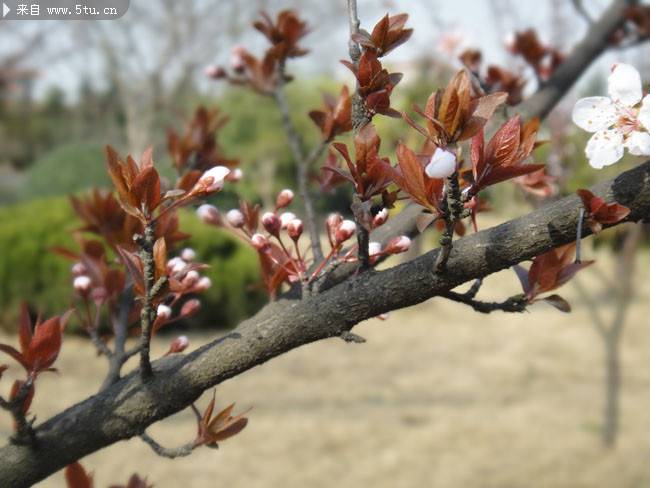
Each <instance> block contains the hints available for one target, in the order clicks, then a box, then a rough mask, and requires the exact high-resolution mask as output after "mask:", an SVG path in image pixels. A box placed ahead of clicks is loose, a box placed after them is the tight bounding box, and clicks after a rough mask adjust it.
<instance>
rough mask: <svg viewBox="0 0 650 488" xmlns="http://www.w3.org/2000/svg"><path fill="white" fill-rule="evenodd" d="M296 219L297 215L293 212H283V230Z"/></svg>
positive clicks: (281, 219)
mask: <svg viewBox="0 0 650 488" xmlns="http://www.w3.org/2000/svg"><path fill="white" fill-rule="evenodd" d="M295 219H296V215H295V214H293V213H291V212H283V213H282V214H280V222H281V223H282V228H283V229H286V228H287V226H288V225H289V222H291V221H292V220H295Z"/></svg>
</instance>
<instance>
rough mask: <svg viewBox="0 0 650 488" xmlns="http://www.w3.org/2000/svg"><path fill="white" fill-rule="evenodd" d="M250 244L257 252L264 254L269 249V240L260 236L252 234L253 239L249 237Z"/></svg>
mask: <svg viewBox="0 0 650 488" xmlns="http://www.w3.org/2000/svg"><path fill="white" fill-rule="evenodd" d="M251 244H253V247H254V248H255V249H257V250H258V251H259V252H266V251H267V250H268V249H269V247H271V243H270V242H269V240H268V239H267V238H266V237H264V236H263V235H262V234H253V237H251Z"/></svg>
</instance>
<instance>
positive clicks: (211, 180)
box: [194, 166, 230, 193]
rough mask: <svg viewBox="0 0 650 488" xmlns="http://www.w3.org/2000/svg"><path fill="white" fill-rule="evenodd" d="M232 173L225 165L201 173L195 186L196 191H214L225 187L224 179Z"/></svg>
mask: <svg viewBox="0 0 650 488" xmlns="http://www.w3.org/2000/svg"><path fill="white" fill-rule="evenodd" d="M229 174H230V170H229V169H228V168H226V167H225V166H215V167H214V168H210V169H209V170H207V171H206V172H204V173H203V175H201V177H200V178H199V181H197V182H196V185H195V186H194V188H195V189H196V191H200V192H208V193H214V192H216V191H219V190H221V189H222V188H223V180H224V179H225V178H226V176H228V175H229Z"/></svg>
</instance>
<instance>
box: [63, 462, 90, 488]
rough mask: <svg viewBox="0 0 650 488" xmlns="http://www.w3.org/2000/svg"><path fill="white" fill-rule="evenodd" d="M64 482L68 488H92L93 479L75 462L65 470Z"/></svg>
mask: <svg viewBox="0 0 650 488" xmlns="http://www.w3.org/2000/svg"><path fill="white" fill-rule="evenodd" d="M65 481H66V483H67V484H68V488H93V477H92V475H91V474H89V473H87V472H86V470H85V469H84V468H83V466H82V465H81V464H79V463H77V462H75V463H72V464H69V465H68V466H66V468H65Z"/></svg>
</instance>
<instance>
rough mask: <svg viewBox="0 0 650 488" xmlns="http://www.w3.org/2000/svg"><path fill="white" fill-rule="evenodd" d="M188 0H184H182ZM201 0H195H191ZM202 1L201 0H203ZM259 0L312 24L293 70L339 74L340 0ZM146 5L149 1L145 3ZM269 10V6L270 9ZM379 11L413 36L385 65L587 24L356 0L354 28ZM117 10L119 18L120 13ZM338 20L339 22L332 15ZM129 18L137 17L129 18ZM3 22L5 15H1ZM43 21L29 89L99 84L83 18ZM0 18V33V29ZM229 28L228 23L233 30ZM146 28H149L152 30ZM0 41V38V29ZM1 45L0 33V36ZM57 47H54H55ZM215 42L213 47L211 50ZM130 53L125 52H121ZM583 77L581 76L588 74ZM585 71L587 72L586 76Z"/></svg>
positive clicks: (139, 0) (135, 8) (343, 52)
mask: <svg viewBox="0 0 650 488" xmlns="http://www.w3.org/2000/svg"><path fill="white" fill-rule="evenodd" d="M146 1H147V0H131V2H132V7H131V9H130V10H129V12H127V14H126V17H128V19H127V20H129V21H132V20H133V19H134V18H136V17H135V16H137V15H138V12H140V15H142V14H141V12H142V10H141V9H140V8H139V7H143V6H144V5H145V2H146ZM185 1H189V0H185ZM193 1H202V0H193ZM206 1H207V0H206ZM227 1H231V2H233V5H236V4H241V5H242V7H243V6H248V7H250V5H251V0H227ZM257 1H258V3H260V4H265V3H267V4H268V3H269V2H270V3H271V4H272V7H276V6H287V7H293V8H297V9H298V10H301V11H304V15H305V17H306V18H307V19H308V21H310V24H312V25H314V30H313V32H312V33H311V34H310V35H309V36H308V37H307V38H306V39H305V45H306V46H307V47H309V48H310V49H311V50H312V55H311V56H306V57H304V58H300V59H298V60H295V61H294V62H292V65H291V69H292V70H293V71H294V72H297V73H301V72H305V73H310V74H321V73H325V74H335V75H337V76H339V77H342V76H346V74H345V73H346V71H345V69H344V68H342V67H341V66H340V64H339V63H338V60H339V59H342V58H346V57H347V44H346V36H347V23H346V22H347V21H346V19H345V17H344V15H345V0H329V1H327V0H324V1H323V2H322V3H316V4H314V1H313V0H312V1H311V2H307V4H306V3H305V1H304V0H303V1H300V0H286V1H282V0H257ZM607 3H608V2H607V1H606V0H587V1H586V3H585V5H586V6H587V8H588V9H589V11H590V12H591V13H592V15H593V16H597V15H598V14H599V13H600V12H601V11H602V9H603V8H604V7H605V6H606V5H607ZM147 5H151V4H147ZM557 8H560V9H561V11H562V12H565V14H566V15H565V19H566V22H567V23H568V28H567V29H565V37H566V38H565V39H558V33H557V32H553V28H554V27H553V26H554V25H556V24H554V22H556V20H557V19H556V18H554V17H553V16H552V12H553V9H557ZM255 10H256V9H254V8H253V9H250V8H249V9H248V10H247V11H244V10H243V9H242V12H243V14H242V15H241V16H239V17H238V18H237V19H236V22H237V23H238V24H241V25H242V26H243V25H246V23H248V22H250V21H252V20H253V18H252V17H253V16H254V14H255ZM271 11H273V10H272V9H271ZM384 12H390V13H398V12H408V13H409V14H410V19H409V25H411V26H412V27H413V28H414V29H415V32H414V35H413V37H412V39H411V41H409V42H408V43H407V44H406V45H404V46H401V47H400V48H398V49H397V50H396V51H394V52H393V53H391V55H390V59H389V60H388V64H390V63H391V62H392V63H395V64H398V65H399V64H400V63H404V62H408V61H409V60H412V59H414V58H417V57H422V56H430V55H434V54H436V53H437V52H438V43H439V39H440V36H441V34H442V33H443V32H446V33H450V32H451V33H454V34H455V35H459V36H462V38H463V39H465V42H464V45H465V46H467V47H478V48H480V49H481V50H482V51H483V53H484V59H485V60H486V62H488V63H506V64H509V63H510V62H511V61H512V59H511V58H509V57H508V56H509V55H508V54H507V52H506V51H505V49H504V48H503V40H504V38H505V37H506V35H507V34H508V33H509V32H512V31H514V30H516V29H524V28H527V27H535V28H537V29H538V31H539V32H540V33H541V36H542V39H543V40H545V41H549V42H550V41H553V43H556V44H557V43H560V44H561V45H562V46H564V47H565V48H566V47H570V46H571V45H573V44H574V43H575V42H576V40H578V39H579V38H580V37H581V36H582V35H583V34H584V32H585V31H586V28H587V24H586V22H585V21H584V19H582V18H580V17H579V16H577V15H576V14H575V11H574V10H573V8H572V6H571V2H570V1H569V0H544V1H533V0H519V1H515V0H453V1H442V0H384V1H381V0H379V1H377V0H359V13H360V17H361V21H362V27H366V28H371V26H372V25H373V24H374V22H376V21H377V20H378V18H379V17H380V15H382V14H383V13H384ZM126 17H125V18H126ZM338 19H340V22H339V21H338ZM136 20H137V18H136ZM5 22H6V21H5ZM12 22H14V23H16V22H22V24H21V25H20V29H21V30H29V29H31V28H35V27H37V26H34V25H27V23H28V22H30V21H12ZM31 22H32V23H34V22H48V26H47V29H48V31H50V33H49V34H50V35H49V37H48V38H47V39H48V40H47V43H48V46H47V47H48V48H49V49H47V50H46V51H49V50H52V51H54V52H56V51H58V53H57V54H56V56H55V57H54V58H53V59H45V60H41V61H39V67H40V73H41V74H40V76H39V79H38V80H37V83H36V93H37V96H42V95H43V94H44V93H45V92H46V90H47V88H48V87H51V86H53V85H56V86H58V87H60V88H63V89H64V91H65V92H66V95H67V97H68V99H73V98H74V95H75V93H76V91H77V89H78V87H79V85H80V82H81V80H82V79H83V78H84V77H89V78H90V79H92V80H94V82H95V83H97V84H98V85H100V86H101V84H102V82H103V80H102V77H103V67H102V64H101V61H100V59H101V58H100V57H99V56H94V55H92V53H89V52H88V50H86V49H84V43H83V41H82V40H80V38H79V24H78V23H79V22H84V21H76V22H75V21H72V22H71V21H68V22H59V21H54V22H53V21H31ZM108 22H113V23H116V24H114V25H113V26H109V27H116V28H117V27H118V25H117V23H119V22H123V20H113V21H108ZM1 27H2V25H0V34H1V33H2V29H1ZM216 27H219V28H222V29H231V30H232V29H233V25H230V24H226V20H225V19H224V25H223V26H216ZM239 28H240V27H237V28H236V29H239ZM244 32H246V31H245V30H244V31H243V32H242V35H241V39H242V41H243V42H245V43H246V45H247V46H249V45H252V46H253V49H252V50H253V51H255V49H254V48H258V49H259V50H261V49H262V46H263V41H262V40H261V39H260V36H258V35H256V34H252V36H254V37H250V36H251V34H244ZM152 35H156V34H155V33H154V34H152ZM5 41H7V39H6V36H5ZM140 42H141V43H142V44H143V45H144V46H145V47H146V46H147V44H151V45H152V46H153V45H154V44H155V42H153V41H152V39H151V38H147V34H146V33H142V34H141V37H140ZM16 43H20V40H19V38H18V37H15V38H13V39H11V38H10V39H9V42H5V46H7V45H9V46H11V45H12V44H14V45H15V44H16ZM0 44H2V38H0ZM57 48H58V49H57ZM219 48H221V49H219ZM129 55H130V53H128V52H125V56H129ZM228 56H229V49H228V48H227V47H226V46H221V45H220V46H215V50H214V55H213V54H212V53H211V51H210V49H206V54H205V56H204V64H205V65H207V64H210V63H214V62H217V63H224V62H225V63H227V61H228ZM628 56H629V55H628V54H626V53H620V52H615V53H610V54H609V55H608V56H605V57H604V59H602V60H600V62H598V63H596V66H594V67H592V69H591V70H590V71H591V72H599V73H600V72H602V73H603V75H605V74H606V70H607V67H608V66H609V65H611V63H612V62H613V61H616V60H621V58H626V57H628ZM201 71H202V70H200V69H197V78H199V79H200V78H201ZM588 76H589V75H588ZM588 76H587V78H588Z"/></svg>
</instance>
